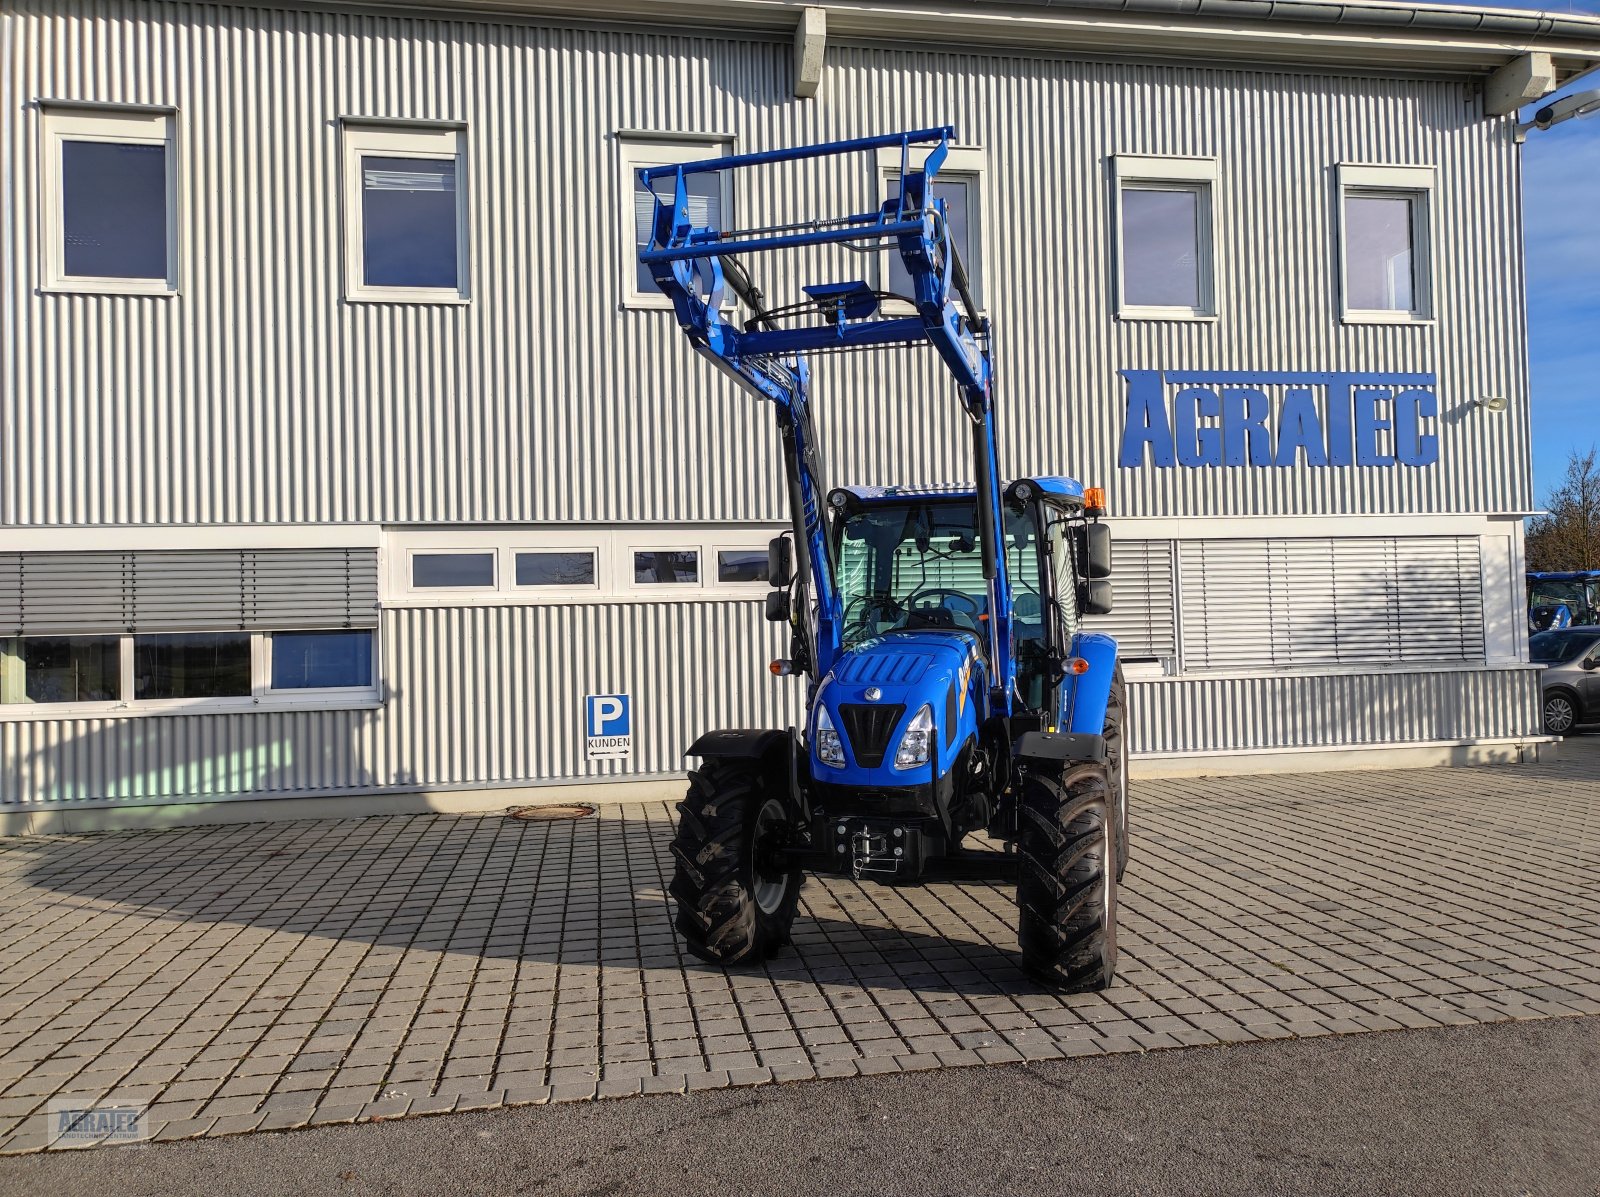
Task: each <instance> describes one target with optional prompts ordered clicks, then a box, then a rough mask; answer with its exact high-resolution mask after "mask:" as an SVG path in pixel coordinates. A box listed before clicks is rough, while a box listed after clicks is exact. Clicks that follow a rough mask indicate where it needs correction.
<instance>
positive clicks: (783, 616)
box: [767, 590, 789, 623]
mask: <svg viewBox="0 0 1600 1197" xmlns="http://www.w3.org/2000/svg"><path fill="white" fill-rule="evenodd" d="M767 622H768V623H788V622H789V592H788V591H787V590H769V591H767Z"/></svg>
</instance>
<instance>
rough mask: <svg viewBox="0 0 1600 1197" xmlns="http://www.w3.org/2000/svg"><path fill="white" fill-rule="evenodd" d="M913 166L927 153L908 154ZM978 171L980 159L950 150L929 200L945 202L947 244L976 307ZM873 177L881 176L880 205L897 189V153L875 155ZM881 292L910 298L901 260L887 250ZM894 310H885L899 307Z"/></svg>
mask: <svg viewBox="0 0 1600 1197" xmlns="http://www.w3.org/2000/svg"><path fill="white" fill-rule="evenodd" d="M913 153H914V157H913V160H912V161H913V162H914V163H916V164H920V163H921V160H922V159H923V158H926V157H927V155H928V150H927V147H925V146H919V147H917V148H916V149H915V150H914V151H913ZM983 171H984V153H983V151H982V150H980V149H975V148H972V147H962V146H953V147H951V149H950V151H949V153H948V154H947V155H946V157H945V161H944V165H943V166H942V167H940V169H939V173H938V174H936V175H934V177H933V196H934V198H935V199H942V200H944V202H945V213H946V215H947V217H948V218H949V221H950V239H951V241H953V242H954V243H955V247H956V253H957V254H958V255H959V256H960V258H961V264H962V266H964V267H965V268H966V271H967V283H968V285H969V286H970V287H971V288H972V297H973V299H975V300H976V301H977V303H978V306H979V307H982V306H983V305H984V297H983V260H984V227H983V198H982V195H983ZM878 172H879V174H880V176H881V182H882V192H883V198H884V199H890V198H892V197H893V196H894V195H896V194H897V193H898V192H899V189H900V150H899V149H898V148H886V149H880V150H879V151H878ZM882 278H883V283H882V289H883V290H885V291H888V292H891V293H892V294H894V295H904V296H906V297H907V298H909V297H910V295H911V276H910V275H909V274H907V273H906V266H905V260H904V259H903V258H901V256H900V252H899V250H898V249H896V248H895V247H893V246H890V247H888V248H887V249H885V251H884V254H883V275H882ZM899 306H900V305H891V307H899Z"/></svg>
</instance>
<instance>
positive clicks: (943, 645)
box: [811, 629, 988, 786]
mask: <svg viewBox="0 0 1600 1197" xmlns="http://www.w3.org/2000/svg"><path fill="white" fill-rule="evenodd" d="M987 673H988V671H987V668H986V666H985V663H984V659H983V656H982V650H981V648H980V645H979V641H978V638H977V636H975V635H972V634H971V633H968V632H951V631H946V630H942V629H941V630H937V631H923V632H895V633H892V634H890V635H887V636H880V637H876V638H874V639H871V640H868V641H866V642H865V643H863V644H860V645H857V646H856V647H855V648H853V649H851V650H850V651H848V652H846V653H845V654H844V655H843V656H841V657H840V658H839V660H838V662H837V664H835V666H834V667H833V670H832V671H831V672H830V673H829V674H828V675H827V677H825V678H824V679H823V684H822V686H821V689H820V690H819V692H818V695H817V703H816V708H815V710H814V712H813V715H812V726H811V733H812V735H811V746H812V752H811V767H812V769H813V771H814V775H815V776H816V778H817V780H819V781H825V782H837V783H842V784H848V785H873V786H907V785H915V784H921V783H926V782H928V781H931V780H933V779H934V778H935V777H940V776H943V775H944V774H945V773H947V772H948V771H949V768H950V763H951V759H952V758H953V756H954V748H955V746H957V745H960V744H961V743H963V742H964V741H965V738H966V736H965V733H964V730H963V729H965V728H967V727H976V723H977V714H976V711H975V710H974V709H973V708H974V705H975V704H974V702H973V699H972V696H973V695H974V694H976V693H982V692H983V690H984V687H986V686H987V685H988V682H987ZM924 706H926V707H928V708H929V710H930V713H931V715H932V719H933V727H934V735H933V737H932V740H933V748H932V752H931V753H930V756H931V758H932V759H930V760H929V761H928V762H927V763H925V764H919V765H914V766H911V767H909V768H905V769H897V768H896V767H895V752H896V750H897V749H898V748H899V747H900V743H901V740H902V739H903V738H904V736H905V733H906V730H907V728H908V727H909V726H910V724H911V722H912V720H913V719H915V718H916V715H917V712H919V711H920V710H921V709H922V708H923V707H924ZM824 709H825V710H826V711H827V714H828V719H829V720H830V721H831V722H832V724H833V727H834V730H836V731H837V732H838V733H839V736H840V739H841V740H842V745H841V747H842V749H843V754H844V761H843V762H842V763H839V762H838V761H837V760H835V761H833V762H829V761H827V760H825V759H823V757H822V755H820V754H819V751H818V741H817V736H816V729H817V726H818V723H819V722H820V719H821V716H820V712H821V711H822V710H824ZM935 769H936V771H935Z"/></svg>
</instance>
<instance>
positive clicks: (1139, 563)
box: [1083, 534, 1178, 661]
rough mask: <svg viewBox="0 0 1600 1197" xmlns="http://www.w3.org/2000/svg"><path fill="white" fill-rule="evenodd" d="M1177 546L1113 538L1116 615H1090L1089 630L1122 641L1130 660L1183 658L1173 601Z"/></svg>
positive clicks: (1119, 650)
mask: <svg viewBox="0 0 1600 1197" xmlns="http://www.w3.org/2000/svg"><path fill="white" fill-rule="evenodd" d="M1172 578H1173V569H1172V542H1171V541H1170V540H1120V539H1118V538H1117V537H1116V536H1115V534H1113V536H1112V538H1111V593H1112V600H1113V601H1112V605H1111V614H1110V615H1090V616H1088V617H1086V618H1085V619H1084V621H1083V622H1084V628H1085V630H1087V631H1091V632H1104V633H1105V634H1106V635H1108V636H1115V637H1116V639H1117V655H1118V656H1119V657H1121V658H1122V659H1123V660H1125V661H1139V660H1145V661H1148V660H1154V659H1159V658H1163V657H1175V656H1177V654H1178V649H1177V633H1176V620H1175V619H1174V616H1173V606H1174V604H1173V598H1172Z"/></svg>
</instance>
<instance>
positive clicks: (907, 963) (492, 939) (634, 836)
mask: <svg viewBox="0 0 1600 1197" xmlns="http://www.w3.org/2000/svg"><path fill="white" fill-rule="evenodd" d="M636 810H637V808H626V811H627V813H621V814H619V813H615V808H614V809H613V810H610V811H605V812H603V813H602V814H600V815H599V816H591V817H589V818H586V819H583V820H580V821H575V822H522V821H519V820H517V819H512V818H505V817H501V816H405V817H395V816H389V817H385V818H371V819H359V820H341V821H336V822H335V821H327V822H284V823H267V824H260V823H258V824H246V825H242V826H214V827H194V828H180V829H169V830H158V831H134V832H110V833H99V834H90V835H79V836H41V837H21V838H14V839H8V840H4V841H0V875H3V876H9V877H11V878H16V879H20V880H21V881H23V882H24V883H25V884H26V885H27V886H28V887H29V888H31V889H33V890H35V891H38V890H43V891H47V892H48V893H49V894H53V895H59V896H61V897H62V898H66V899H68V900H69V901H70V904H71V906H72V907H74V908H81V907H83V906H85V905H88V906H91V907H93V908H98V909H101V910H117V911H119V912H126V913H129V914H136V916H137V917H139V918H142V919H152V920H160V921H163V922H165V921H167V920H174V921H175V922H174V923H172V924H170V925H173V926H174V929H175V930H176V931H178V932H179V933H180V934H182V935H183V936H184V937H187V936H188V935H190V934H192V931H193V928H194V927H196V926H206V925H217V924H232V925H239V926H246V927H252V928H257V929H260V930H264V931H269V932H274V933H281V934H285V935H292V936H295V937H309V938H315V939H325V940H330V941H339V942H341V943H360V944H366V945H370V946H371V947H374V948H387V949H398V950H402V951H411V950H415V951H432V952H439V953H444V954H447V955H451V956H460V957H475V958H478V959H485V960H487V959H511V960H517V961H519V962H523V963H524V964H533V965H537V964H539V963H543V964H546V965H551V966H555V967H556V968H561V969H564V968H568V967H574V966H576V967H579V968H581V969H584V970H594V969H596V968H598V969H599V971H600V973H601V975H602V982H603V978H604V974H605V973H606V972H607V971H609V970H618V971H620V972H627V973H630V974H632V975H634V976H638V975H639V973H640V971H641V970H642V971H643V973H644V975H645V978H646V979H647V980H648V978H649V976H650V974H651V972H652V971H653V970H671V971H688V972H691V973H703V972H711V973H720V972H722V971H724V970H722V969H721V968H719V967H717V966H712V965H707V964H704V963H703V962H700V961H698V960H696V959H694V958H693V957H691V956H689V955H688V954H687V952H685V951H684V949H683V944H682V940H681V938H680V937H679V936H678V934H677V932H676V930H675V929H674V928H673V925H672V919H673V914H674V911H673V906H672V903H671V901H670V899H669V898H668V896H667V881H668V880H669V879H670V877H671V870H672V858H671V855H670V852H669V850H668V845H669V843H670V839H671V827H670V825H669V824H668V823H667V822H665V821H664V820H663V819H661V818H658V817H648V818H647V817H639V816H638V815H636V814H635V813H633V812H635V811H636ZM1012 884H1013V883H1012V882H1011V881H1009V880H1006V879H1004V878H1003V877H999V878H994V879H988V878H981V877H976V876H972V875H969V874H968V873H966V872H965V871H964V872H963V873H962V875H961V876H960V877H959V878H950V879H945V878H941V877H937V876H936V877H935V878H934V879H931V880H929V881H928V882H926V883H924V884H918V885H900V886H879V885H875V884H871V883H866V884H857V883H855V882H852V881H850V880H849V879H847V878H834V877H828V878H819V877H816V876H808V877H807V880H806V885H805V888H804V890H803V891H802V902H801V910H800V913H799V915H798V916H797V918H796V920H795V924H794V931H793V945H792V946H791V947H789V948H786V949H784V950H783V951H782V952H780V953H779V954H778V955H777V956H775V957H773V958H772V959H771V960H769V961H767V962H766V964H765V965H764V966H756V967H753V968H750V969H740V968H733V969H729V970H727V972H728V975H729V976H730V977H733V978H737V977H739V976H741V975H770V976H771V977H772V978H773V979H774V980H783V979H793V980H798V981H806V980H809V981H812V982H815V983H817V984H819V985H844V986H857V987H867V988H872V989H874V990H883V989H904V990H910V991H916V992H919V993H928V992H946V993H952V994H963V995H968V996H970V995H972V994H974V993H1014V992H1023V991H1027V992H1042V990H1041V988H1040V987H1039V986H1038V984H1037V983H1036V982H1033V981H1032V980H1030V979H1028V978H1027V977H1026V975H1025V974H1024V973H1023V972H1022V970H1021V967H1020V961H1019V957H1018V954H1017V952H1016V950H1015V939H1014V938H1013V937H1014V935H1015V918H1014V908H1012V910H1011V913H1009V914H1008V913H1007V908H1008V907H1010V904H1011V902H1012ZM32 900H33V901H39V900H40V898H39V897H37V896H35V897H33V898H32ZM44 900H45V901H47V902H48V901H54V899H52V898H48V897H46V898H44ZM946 927H948V928H949V934H948V935H945V934H939V933H937V932H940V931H943V930H944V929H945V928H946ZM979 927H987V928H990V929H991V931H992V934H993V936H994V938H986V937H985V935H984V934H983V933H982V932H981V931H980V930H978V929H977V928H979ZM1002 932H1003V934H1004V940H1003V941H1001V939H1000V936H1001V934H1002ZM113 947H114V945H111V944H109V943H108V945H107V950H108V951H110V950H112V948H113Z"/></svg>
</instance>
